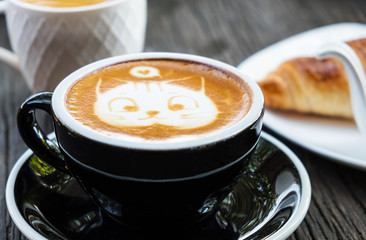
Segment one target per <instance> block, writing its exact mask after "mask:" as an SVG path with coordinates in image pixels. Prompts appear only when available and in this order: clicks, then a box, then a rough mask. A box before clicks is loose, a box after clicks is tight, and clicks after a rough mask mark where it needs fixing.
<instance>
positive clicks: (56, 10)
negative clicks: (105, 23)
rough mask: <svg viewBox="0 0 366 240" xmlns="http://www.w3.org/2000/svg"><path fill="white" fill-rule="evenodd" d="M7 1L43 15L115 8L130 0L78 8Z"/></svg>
mask: <svg viewBox="0 0 366 240" xmlns="http://www.w3.org/2000/svg"><path fill="white" fill-rule="evenodd" d="M7 1H8V2H9V3H12V4H14V5H16V6H18V7H21V8H23V9H28V10H32V11H37V12H43V13H75V12H77V13H79V12H88V11H95V10H100V9H103V8H108V7H113V6H115V5H118V4H120V3H122V2H127V1H130V0H111V1H105V2H100V3H96V4H91V5H85V6H77V7H50V6H40V5H35V4H31V3H27V2H23V1H21V0H7Z"/></svg>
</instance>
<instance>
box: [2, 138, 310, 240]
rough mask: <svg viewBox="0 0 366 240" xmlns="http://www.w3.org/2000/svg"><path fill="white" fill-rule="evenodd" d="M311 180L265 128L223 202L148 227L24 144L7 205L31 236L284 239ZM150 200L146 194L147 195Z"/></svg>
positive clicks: (305, 203) (301, 212)
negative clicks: (126, 218) (110, 210)
mask: <svg viewBox="0 0 366 240" xmlns="http://www.w3.org/2000/svg"><path fill="white" fill-rule="evenodd" d="M310 198H311V187H310V182H309V178H308V175H307V173H306V170H305V169H304V167H303V165H302V164H301V162H300V161H299V159H298V158H297V157H296V156H295V155H294V154H293V153H292V152H291V151H290V150H289V149H288V148H287V147H285V146H284V145H283V144H282V143H280V142H278V141H277V140H276V139H274V138H273V137H271V136H269V135H268V134H266V133H262V137H261V140H260V142H259V144H258V147H257V150H256V152H255V154H254V156H253V158H252V161H251V164H250V166H249V167H248V169H246V175H245V177H243V178H242V179H241V180H240V182H239V183H238V185H237V186H236V187H235V189H234V191H233V192H232V193H231V194H230V195H229V196H228V197H227V198H226V199H225V201H224V202H223V203H222V204H221V206H220V209H219V210H218V211H217V212H216V213H215V214H214V215H212V216H211V217H210V218H209V219H207V220H206V221H205V222H202V223H201V224H200V225H197V226H194V227H191V228H181V229H167V228H164V226H162V229H164V231H160V232H154V233H151V232H145V233H142V231H138V232H137V231H134V230H131V229H128V228H125V227H123V226H121V225H119V224H118V223H116V222H114V221H113V220H111V219H110V218H109V217H108V216H106V215H105V214H104V213H103V212H102V211H101V210H100V209H99V208H98V207H97V206H96V205H95V204H94V203H93V202H92V201H91V200H90V199H89V198H88V197H87V196H86V195H85V194H84V192H83V191H82V190H81V188H80V187H79V185H78V184H77V183H76V181H75V179H74V178H73V177H71V176H69V175H66V174H63V173H61V172H58V171H57V170H55V169H54V168H52V167H50V166H49V165H47V164H45V163H44V162H42V161H41V160H40V159H39V158H38V157H36V156H35V155H33V154H32V152H31V151H27V152H26V153H25V154H24V155H23V156H22V157H21V158H20V159H19V160H18V162H17V164H16V165H15V166H14V168H13V170H12V172H11V174H10V176H9V179H8V184H7V190H6V200H7V206H8V209H9V213H10V215H11V217H12V219H13V220H14V222H15V224H16V225H17V226H18V228H19V229H20V230H21V231H22V232H23V234H24V235H26V236H27V237H28V238H30V239H37V240H38V239H148V238H150V237H152V235H154V237H155V238H156V237H158V238H160V239H161V238H167V239H176V240H179V239H185V240H187V239H192V240H193V239H197V240H198V239H199V240H204V239H210V240H215V239H220V240H224V239H228V240H234V239H235V240H237V239H264V238H266V239H284V238H286V237H288V236H289V235H290V234H291V233H292V232H293V231H294V230H295V229H296V228H297V226H298V225H299V224H300V223H301V221H302V220H303V218H304V217H305V214H306V212H307V210H308V207H309V203H310ZM147 201H148V199H147Z"/></svg>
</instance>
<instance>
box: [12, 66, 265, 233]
mask: <svg viewBox="0 0 366 240" xmlns="http://www.w3.org/2000/svg"><path fill="white" fill-rule="evenodd" d="M225 66H226V65H225ZM233 71H234V70H233ZM239 76H240V75H239ZM56 91H57V90H56ZM54 97H55V95H53V96H52V94H51V93H39V94H36V95H33V96H32V97H31V98H29V99H28V100H26V101H25V103H23V105H22V106H21V108H20V110H19V112H18V127H19V131H20V133H21V136H22V137H23V139H24V141H25V142H26V143H27V145H28V146H29V147H30V148H31V149H32V150H33V151H34V152H35V153H36V154H37V155H38V156H39V157H40V158H42V159H43V160H45V161H47V162H48V163H50V164H51V165H53V166H55V167H56V168H58V169H60V170H62V171H67V172H71V174H72V175H73V176H74V177H75V178H76V179H77V181H78V182H79V184H80V185H81V186H82V187H83V189H84V190H85V191H86V193H87V194H88V195H89V196H90V197H91V198H92V199H94V201H95V202H96V203H97V204H98V205H99V206H100V207H101V208H102V209H103V210H104V211H105V212H106V213H108V215H109V216H111V217H112V218H114V219H115V220H117V221H118V222H120V223H122V224H125V225H127V226H131V227H134V228H139V229H155V230H157V229H161V228H164V229H166V227H169V228H171V227H173V228H174V226H179V227H181V226H182V225H185V226H189V225H193V224H195V223H198V222H200V221H202V220H203V219H205V218H206V217H207V216H209V215H210V214H212V213H214V212H215V210H216V208H217V206H218V205H219V203H220V202H221V201H222V200H223V199H224V198H225V197H226V196H227V195H228V194H229V193H230V192H231V191H232V189H233V187H234V186H235V184H236V183H237V182H238V180H239V179H240V177H241V176H242V174H243V171H244V170H245V167H246V166H247V164H248V162H249V160H250V157H251V154H252V153H253V151H254V149H255V146H256V144H257V142H258V140H259V137H260V132H261V129H262V118H263V105H262V104H259V105H260V106H262V107H261V108H260V109H257V110H256V112H257V113H256V114H257V116H256V118H255V119H254V120H253V121H252V122H251V123H250V124H246V126H245V127H243V128H242V129H239V130H238V131H235V133H232V134H230V135H225V137H222V138H216V139H215V140H214V141H209V142H204V143H202V144H196V145H195V146H189V147H181V146H179V147H176V148H174V147H170V148H166V149H164V148H158V149H154V148H152V147H149V146H147V147H145V148H144V147H139V148H134V147H131V146H121V145H118V146H117V145H114V144H109V143H106V142H102V141H100V140H99V139H97V140H96V139H91V138H90V137H87V136H84V135H83V134H82V133H81V132H80V131H78V129H75V128H71V127H70V126H68V125H67V124H65V123H64V121H63V119H61V118H60V117H58V116H57V114H55V111H54V109H53V108H54V106H55V104H53V101H55V99H54ZM36 109H41V110H44V111H46V112H48V113H49V114H50V115H51V116H52V118H53V122H54V128H55V134H56V138H57V143H58V146H56V145H53V144H52V142H51V141H50V140H48V139H47V137H46V136H45V135H44V134H43V133H42V132H41V131H40V129H39V127H38V124H37V122H36V120H35V110H36ZM146 145H149V143H147V144H146ZM50 149H51V151H50ZM65 163H66V164H65Z"/></svg>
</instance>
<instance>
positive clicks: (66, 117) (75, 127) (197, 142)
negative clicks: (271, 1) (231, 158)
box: [52, 52, 264, 150]
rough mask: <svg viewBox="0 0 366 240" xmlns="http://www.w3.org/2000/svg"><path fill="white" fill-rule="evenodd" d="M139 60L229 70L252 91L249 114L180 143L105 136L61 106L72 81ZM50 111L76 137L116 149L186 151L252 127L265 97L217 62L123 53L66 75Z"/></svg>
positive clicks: (184, 56)
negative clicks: (215, 129) (199, 65)
mask: <svg viewBox="0 0 366 240" xmlns="http://www.w3.org/2000/svg"><path fill="white" fill-rule="evenodd" d="M138 59H178V60H188V61H193V62H198V63H203V64H207V65H210V66H213V67H217V68H219V69H224V70H226V71H229V72H231V73H233V74H235V75H236V76H238V77H239V78H241V79H242V80H243V81H244V82H246V83H247V85H248V86H249V87H250V89H251V90H252V93H253V94H252V97H253V98H252V105H251V107H250V109H249V112H248V113H247V114H246V115H245V116H244V117H243V118H242V119H240V120H239V121H238V122H237V123H234V124H232V125H231V126H230V127H228V128H224V129H223V130H218V131H213V132H212V133H209V134H207V135H200V136H199V137H197V138H195V139H189V140H182V141H169V140H167V141H158V142H154V141H133V140H126V139H119V138H116V137H111V136H106V135H105V134H102V133H98V132H97V131H93V130H91V129H89V128H88V127H86V126H84V125H82V124H81V123H80V122H78V121H76V120H75V119H74V118H73V117H72V116H71V114H70V113H69V112H68V111H67V109H66V106H65V104H64V102H65V98H66V95H67V94H66V93H67V91H68V90H69V88H70V87H71V86H72V85H73V83H74V82H75V81H77V80H78V79H81V78H83V77H85V76H86V75H88V74H90V73H92V72H95V71H97V70H99V69H102V68H104V67H107V66H110V65H114V64H117V63H120V62H125V61H131V60H138ZM52 109H53V113H54V114H55V116H56V118H57V119H58V120H59V121H61V123H62V124H64V125H65V126H66V127H67V128H69V129H70V130H72V131H74V132H76V133H77V134H79V135H81V136H84V137H86V138H88V139H91V140H94V141H97V142H101V143H104V144H109V145H112V146H116V147H124V148H129V149H140V150H173V149H187V148H195V147H201V146H205V145H209V144H214V143H216V142H220V141H222V140H225V139H229V138H231V137H232V136H235V135H236V134H238V133H240V132H242V131H243V130H244V129H247V128H249V127H251V126H252V125H253V124H255V123H256V122H257V121H258V119H260V118H261V116H262V114H263V109H264V97H263V94H262V91H261V90H260V88H259V86H258V85H257V83H256V82H255V81H253V80H252V79H250V78H249V77H248V76H247V75H246V74H244V73H242V72H241V71H239V70H238V69H237V68H235V67H233V66H231V65H228V64H226V63H223V62H221V61H218V60H214V59H210V58H206V57H201V56H196V55H192V54H185V53H164V52H149V53H147V52H145V53H134V54H126V55H121V56H116V57H110V58H106V59H102V60H99V61H97V62H94V63H91V64H89V65H86V66H84V67H82V68H80V69H79V70H77V71H75V72H73V73H72V74H70V75H69V76H67V77H66V78H65V79H64V80H63V81H61V83H60V84H59V85H58V86H57V87H56V89H55V91H54V93H53V96H52Z"/></svg>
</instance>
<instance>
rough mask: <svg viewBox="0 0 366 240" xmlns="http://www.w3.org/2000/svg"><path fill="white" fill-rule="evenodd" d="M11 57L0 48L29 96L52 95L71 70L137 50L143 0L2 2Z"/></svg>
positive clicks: (141, 36) (141, 37)
mask: <svg viewBox="0 0 366 240" xmlns="http://www.w3.org/2000/svg"><path fill="white" fill-rule="evenodd" d="M0 12H4V13H5V15H6V23H7V28H8V33H9V38H10V43H11V46H12V49H13V50H14V53H13V52H11V51H9V50H7V49H5V48H0V61H3V62H5V63H8V64H9V65H11V66H13V67H15V68H16V69H19V70H20V71H21V73H22V74H23V76H24V79H25V80H26V82H27V84H28V86H29V87H30V89H31V90H32V91H34V92H38V91H44V90H47V91H52V90H53V89H54V88H55V87H56V86H57V84H58V83H59V82H60V81H61V80H62V79H63V78H65V77H66V76H67V75H68V74H70V73H71V72H73V71H75V70H76V69H78V68H80V67H82V66H84V65H87V64H89V63H91V62H94V61H96V60H99V59H102V58H106V57H110V56H116V55H121V54H125V53H137V52H141V51H142V50H143V47H144V42H145V31H146V21H147V0H111V1H106V2H102V3H99V4H94V5H88V6H81V7H68V8H56V7H45V6H38V5H34V4H29V3H25V2H22V1H20V0H5V1H3V2H0Z"/></svg>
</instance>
